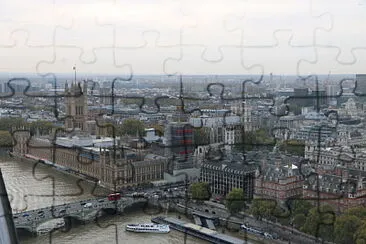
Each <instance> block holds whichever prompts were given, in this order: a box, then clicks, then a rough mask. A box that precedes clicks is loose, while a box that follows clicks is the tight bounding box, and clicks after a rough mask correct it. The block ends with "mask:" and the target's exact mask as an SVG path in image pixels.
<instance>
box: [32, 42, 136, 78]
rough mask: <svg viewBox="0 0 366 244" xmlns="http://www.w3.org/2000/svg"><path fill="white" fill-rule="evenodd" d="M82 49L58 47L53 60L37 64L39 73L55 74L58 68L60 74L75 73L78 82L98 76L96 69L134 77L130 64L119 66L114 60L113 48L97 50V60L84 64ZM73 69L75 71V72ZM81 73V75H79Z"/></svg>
mask: <svg viewBox="0 0 366 244" xmlns="http://www.w3.org/2000/svg"><path fill="white" fill-rule="evenodd" d="M82 51H83V50H82V48H77V47H75V48H61V47H56V48H55V52H54V53H53V56H52V58H50V59H44V60H41V61H39V62H38V63H37V69H36V70H37V73H38V74H39V75H45V74H50V73H54V67H58V70H59V72H64V73H70V74H72V73H74V75H76V77H74V79H75V78H76V80H77V81H79V80H80V79H88V76H90V75H93V74H96V69H95V67H97V66H98V67H99V69H102V70H104V71H105V72H109V73H111V74H118V76H120V77H126V78H125V79H126V80H128V79H130V78H129V77H131V76H132V73H133V72H132V68H131V65H129V64H123V65H118V64H116V60H115V58H114V52H113V49H112V48H99V49H97V50H95V54H96V57H97V59H96V60H94V61H93V62H91V63H87V64H86V63H83V62H81V61H80V57H81V55H82ZM73 67H75V69H74V70H73ZM77 72H80V73H81V74H79V75H78V74H77Z"/></svg>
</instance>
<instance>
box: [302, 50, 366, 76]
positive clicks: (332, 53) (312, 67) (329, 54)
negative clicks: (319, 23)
mask: <svg viewBox="0 0 366 244" xmlns="http://www.w3.org/2000/svg"><path fill="white" fill-rule="evenodd" d="M315 50H316V55H315V58H311V59H308V58H305V57H304V58H301V60H299V62H298V67H297V74H298V75H299V76H301V77H306V76H308V75H312V74H321V73H324V70H329V72H331V73H336V74H346V75H345V77H344V78H347V77H350V76H351V75H347V74H354V73H358V72H359V70H362V69H363V66H364V65H363V64H364V62H365V58H364V57H365V56H364V55H357V57H358V59H353V60H352V62H349V63H342V62H340V61H339V60H338V56H339V55H340V51H341V49H340V48H339V47H333V46H330V47H316V48H315ZM358 53H363V52H361V51H359V52H358ZM307 57H309V56H307ZM320 67H322V68H320ZM324 67H326V68H324Z"/></svg>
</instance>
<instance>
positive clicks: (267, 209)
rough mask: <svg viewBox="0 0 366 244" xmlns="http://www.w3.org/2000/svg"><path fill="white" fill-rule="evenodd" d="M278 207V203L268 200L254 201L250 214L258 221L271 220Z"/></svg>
mask: <svg viewBox="0 0 366 244" xmlns="http://www.w3.org/2000/svg"><path fill="white" fill-rule="evenodd" d="M276 206H277V203H276V201H274V200H268V199H254V200H253V201H252V205H251V207H250V210H249V211H250V213H251V214H252V215H253V216H254V217H256V218H257V219H262V218H265V219H269V218H270V217H271V216H272V215H273V213H274V211H275V208H276Z"/></svg>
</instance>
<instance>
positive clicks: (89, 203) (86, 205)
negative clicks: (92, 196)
mask: <svg viewBox="0 0 366 244" xmlns="http://www.w3.org/2000/svg"><path fill="white" fill-rule="evenodd" d="M91 206H92V203H91V202H88V203H85V204H84V208H90V207H91Z"/></svg>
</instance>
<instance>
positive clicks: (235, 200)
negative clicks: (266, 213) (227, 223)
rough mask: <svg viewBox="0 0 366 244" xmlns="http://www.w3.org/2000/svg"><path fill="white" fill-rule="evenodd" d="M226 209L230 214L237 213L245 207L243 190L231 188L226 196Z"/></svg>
mask: <svg viewBox="0 0 366 244" xmlns="http://www.w3.org/2000/svg"><path fill="white" fill-rule="evenodd" d="M226 207H227V209H228V210H229V211H230V212H231V213H237V212H239V211H240V210H242V209H243V208H244V207H245V198H244V190H243V189H239V188H233V189H232V190H231V192H229V193H228V194H227V195H226Z"/></svg>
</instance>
